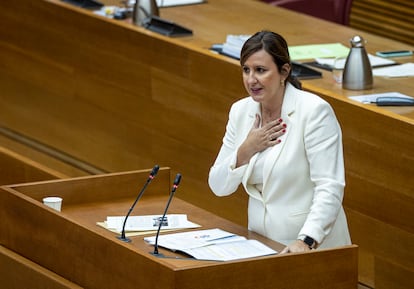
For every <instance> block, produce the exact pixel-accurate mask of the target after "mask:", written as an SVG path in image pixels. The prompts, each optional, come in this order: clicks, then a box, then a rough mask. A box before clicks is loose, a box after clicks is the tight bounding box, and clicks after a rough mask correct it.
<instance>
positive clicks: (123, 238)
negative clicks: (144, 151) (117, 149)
mask: <svg viewBox="0 0 414 289" xmlns="http://www.w3.org/2000/svg"><path fill="white" fill-rule="evenodd" d="M159 169H160V167H159V166H158V165H155V166H154V167H153V168H152V171H151V173H150V174H149V176H148V179H147V181H146V183H145V185H144V186H143V187H142V189H141V192H139V194H138V196H137V198H136V199H135V202H134V203H133V204H132V206H131V208H129V211H128V214H127V215H126V216H125V219H124V224H123V225H122V232H121V236H117V238H118V239H119V240H121V241H124V242H131V239H129V238H127V237H125V225H126V222H127V219H128V217H129V215H130V214H131V212H132V210H133V209H134V207H135V205H136V204H137V202H138V201H139V199H141V197H142V195H143V194H144V191H145V189H146V188H147V186H148V184H149V183H150V182H151V181H152V179H153V178H155V176H156V175H157V173H158V170H159Z"/></svg>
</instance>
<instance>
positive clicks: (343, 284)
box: [0, 168, 358, 289]
mask: <svg viewBox="0 0 414 289" xmlns="http://www.w3.org/2000/svg"><path fill="white" fill-rule="evenodd" d="M149 172H150V170H140V171H131V172H123V173H113V174H104V175H98V176H88V177H80V178H74V179H66V180H53V181H45V182H36V183H28V184H18V185H10V186H2V187H1V188H0V190H1V191H0V225H1V230H0V244H1V245H2V246H3V248H4V250H7V251H9V252H13V254H16V253H17V254H18V255H19V256H21V258H23V259H25V260H28V261H27V262H26V270H22V271H19V272H21V273H20V276H19V279H20V280H22V282H24V284H30V282H31V280H37V281H36V282H41V283H42V284H39V283H37V284H34V281H33V282H32V286H31V288H99V289H105V288H123V289H127V288H142V289H144V288H145V289H146V288H148V289H150V288H160V289H168V288H177V289H187V288H188V289H197V288H200V289H202V288H206V289H207V288H209V289H210V288H214V289H219V288H226V289H232V288H234V289H236V288H237V289H243V288H246V289H247V288H249V289H251V288H262V289H266V288H269V289H270V288H271V289H276V288H284V289H287V288H292V289H293V288H294V289H300V288H306V289H311V288H318V289H322V288H329V289H331V288H344V289H345V288H346V289H350V288H357V273H358V268H357V264H358V262H357V257H358V256H357V250H358V248H357V246H355V245H352V246H345V247H340V248H336V249H331V250H320V251H318V250H315V251H312V252H310V253H303V254H287V255H272V256H266V257H259V258H251V259H242V260H237V261H231V262H215V261H200V260H195V259H191V258H185V259H180V257H185V256H183V255H178V254H175V253H173V252H170V251H168V250H164V249H162V248H160V252H161V253H163V254H164V255H165V256H167V257H169V258H158V257H155V256H153V255H151V254H150V252H152V251H153V246H151V245H148V244H147V243H145V242H144V240H143V238H144V236H148V235H140V236H135V237H132V238H131V239H132V241H131V242H130V243H125V242H122V241H120V240H119V239H117V238H116V236H117V234H115V233H112V232H110V231H108V230H106V229H104V228H102V227H100V226H98V225H97V222H101V221H104V220H105V219H106V217H107V216H116V215H125V214H126V213H127V211H128V209H129V208H130V206H131V205H132V203H133V201H134V200H135V198H136V196H137V194H138V192H139V191H140V189H141V186H143V185H144V183H145V181H146V180H147V178H148V175H149ZM182 182H185V176H183V180H182ZM170 190H171V177H170V169H169V168H161V169H160V171H159V173H158V175H157V176H156V178H155V179H154V180H153V181H152V182H151V184H149V186H148V189H147V191H146V192H145V193H144V195H143V197H142V198H141V200H140V201H139V202H138V203H137V205H136V207H135V209H134V211H133V213H132V215H147V214H148V215H150V214H162V212H163V211H164V208H165V205H166V202H167V199H168V196H169V193H170ZM192 193H194V194H196V193H197V192H192ZM179 195H180V188H178V190H177V193H176V197H175V199H173V200H172V203H171V205H170V208H169V211H168V213H169V214H171V213H185V214H187V215H188V218H189V220H190V221H192V222H195V223H198V224H200V225H202V228H201V229H208V228H221V229H224V230H226V231H230V232H233V233H236V234H239V235H243V236H246V237H247V238H249V239H257V240H259V241H261V242H263V243H265V244H266V245H268V246H270V247H272V248H274V249H275V250H278V251H280V250H281V249H282V248H283V245H282V244H279V243H276V242H273V241H271V240H269V239H266V238H264V237H262V236H260V235H258V234H255V233H253V232H249V231H248V230H247V229H246V228H244V227H243V226H240V225H237V224H235V223H233V222H230V221H229V220H226V219H223V218H221V217H218V216H217V215H215V214H212V213H210V212H208V211H206V210H204V209H202V208H199V207H196V206H194V205H191V204H190V203H187V202H185V201H183V200H181V199H180V198H179ZM46 196H60V197H62V198H63V204H62V211H61V212H57V211H55V210H53V209H50V208H49V207H46V206H45V205H43V204H42V198H43V197H46ZM223 209H225V208H223ZM4 250H0V255H1V253H2V252H3V251H4ZM3 259H4V254H3V258H0V261H1V260H3ZM3 263H5V262H3ZM30 264H33V265H32V266H33V267H35V266H38V267H41V268H43V269H42V270H39V269H37V271H36V270H30V266H31V265H30ZM0 265H1V264H0ZM18 266H19V264H18V262H17V261H16V260H14V262H8V267H7V268H4V267H5V266H0V269H1V270H0V278H1V279H2V284H3V285H5V287H4V288H19V287H18V285H16V284H18V281H16V280H12V279H14V278H16V277H10V276H15V275H13V274H11V275H10V274H9V273H7V272H15V271H14V270H15V269H16V268H17V267H18ZM29 271H30V273H28V272H29ZM40 271H41V273H42V274H43V275H42V277H43V278H34V275H35V274H34V273H33V272H40ZM45 272H46V273H45ZM47 272H49V273H47ZM39 274H40V273H39ZM45 276H46V277H45ZM48 276H49V278H47V277H48ZM56 276H58V277H59V278H61V279H62V280H65V282H63V281H62V282H61V283H60V285H59V286H58V285H56V284H57V281H56V278H57V277H56ZM63 283H64V285H61V284H63ZM22 284H23V283H22ZM68 284H69V285H68ZM70 284H72V285H70ZM3 285H2V286H3ZM14 286H15V287H14Z"/></svg>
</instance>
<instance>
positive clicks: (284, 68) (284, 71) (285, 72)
mask: <svg viewBox="0 0 414 289" xmlns="http://www.w3.org/2000/svg"><path fill="white" fill-rule="evenodd" d="M290 69H291V66H290V64H289V63H285V64H283V66H282V69H281V70H280V74H281V75H283V76H284V77H285V78H287V77H288V75H289V72H290Z"/></svg>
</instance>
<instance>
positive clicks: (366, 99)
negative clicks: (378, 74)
mask: <svg viewBox="0 0 414 289" xmlns="http://www.w3.org/2000/svg"><path fill="white" fill-rule="evenodd" d="M384 96H387V97H388V96H392V97H403V98H413V97H411V96H409V95H405V94H402V93H399V92H384V93H375V94H365V95H356V96H350V97H349V98H350V99H353V100H355V101H358V102H362V103H373V102H376V101H377V98H378V97H384Z"/></svg>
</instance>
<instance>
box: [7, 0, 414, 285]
mask: <svg viewBox="0 0 414 289" xmlns="http://www.w3.org/2000/svg"><path fill="white" fill-rule="evenodd" d="M104 2H105V1H104ZM105 3H108V4H114V3H116V1H108V2H105ZM160 14H161V15H160V16H161V17H162V18H165V19H168V20H171V21H174V22H176V23H177V24H180V25H182V26H185V27H187V28H190V29H192V30H193V33H194V35H193V36H192V37H183V38H168V37H164V36H162V35H158V34H155V33H153V32H150V31H148V30H145V29H144V28H142V27H136V26H133V25H131V24H130V22H128V21H118V20H112V19H108V18H104V17H101V16H97V15H94V14H93V13H92V12H91V11H88V10H84V9H80V8H77V7H74V6H71V5H69V4H65V3H63V2H61V1H58V0H48V1H45V0H42V1H29V0H22V1H19V2H16V1H7V2H5V3H3V9H2V10H1V11H0V16H1V17H0V35H2V36H1V39H0V87H1V92H0V125H1V126H2V127H3V128H5V130H7V131H8V132H10V133H9V134H8V137H11V138H13V135H15V136H17V139H22V138H28V139H30V140H31V141H33V142H39V143H40V144H43V145H46V147H47V149H46V150H44V153H45V154H48V155H53V156H56V157H58V158H59V157H61V156H64V161H65V162H66V163H68V164H71V165H73V166H74V167H75V169H74V170H73V171H72V173H73V174H72V175H69V176H76V175H79V174H80V173H79V170H83V173H88V174H95V173H100V172H115V171H125V170H134V169H136V168H146V167H148V168H149V167H152V166H153V165H154V164H155V163H158V164H159V165H161V166H169V167H173V168H174V169H175V170H177V171H180V172H181V173H182V174H183V184H182V186H181V190H180V195H181V197H182V198H183V199H185V200H187V201H189V202H191V203H193V204H195V205H198V206H201V207H203V208H205V209H208V210H210V211H212V212H214V213H217V214H219V215H220V216H223V217H225V218H228V219H230V220H232V221H235V222H237V223H239V224H243V225H244V224H246V213H245V211H246V210H245V206H246V196H245V194H243V193H242V191H241V190H240V192H239V193H238V194H236V195H234V196H231V197H229V198H217V197H215V196H214V195H213V194H212V193H211V192H210V190H209V188H208V186H207V175H208V170H209V167H210V166H211V164H212V162H213V161H214V159H215V156H216V154H217V152H218V149H219V147H220V145H221V140H222V137H223V133H224V129H225V124H226V121H227V115H228V110H229V108H230V105H231V104H232V103H233V102H234V101H235V100H237V99H239V98H241V97H243V96H245V94H246V93H245V91H244V88H243V85H242V81H241V72H240V68H239V64H238V62H237V61H235V60H233V59H229V58H227V57H225V56H221V55H217V54H214V53H213V52H211V51H209V49H208V48H209V47H210V46H211V44H213V43H222V42H224V40H225V38H226V35H227V34H253V33H254V32H256V31H258V30H261V29H270V30H274V31H276V32H279V33H280V34H282V35H284V36H285V37H286V39H287V41H288V43H289V44H290V45H301V44H310V43H332V42H341V43H343V44H344V45H348V41H349V39H350V38H351V37H352V36H353V35H354V34H360V35H362V36H363V37H365V38H366V39H367V40H368V44H367V50H368V51H369V52H370V53H375V51H377V50H389V49H411V50H413V49H414V48H413V47H412V46H410V45H408V44H404V43H401V42H397V41H392V40H390V39H387V38H383V37H379V36H375V35H372V34H368V33H364V32H362V31H358V30H354V29H351V28H349V27H344V26H340V25H337V24H334V23H331V22H327V21H323V20H319V19H316V18H313V17H310V16H305V15H301V14H298V13H295V12H292V11H289V10H285V9H282V8H277V7H271V6H269V5H268V4H265V3H262V2H259V1H253V0H252V1H245V0H228V1H220V0H209V1H208V3H205V4H200V5H190V6H182V7H173V8H162V9H161V10H160ZM398 60H399V61H402V62H412V61H413V58H412V57H410V58H401V59H398ZM322 72H323V78H321V79H315V80H306V81H303V86H304V89H306V90H310V91H313V92H315V93H317V94H319V95H321V96H322V97H324V98H325V99H326V100H327V101H328V102H330V103H331V104H332V106H333V107H334V109H335V112H336V114H337V116H338V119H339V121H340V123H341V126H342V129H343V134H344V149H345V162H346V173H347V175H346V177H347V187H346V194H345V200H344V204H345V208H346V213H347V216H348V219H349V225H350V229H351V233H352V239H353V242H354V243H355V244H358V245H359V246H360V250H359V255H360V273H359V274H360V277H359V278H360V281H362V282H364V283H365V284H368V285H370V286H371V287H374V286H375V288H386V287H387V286H388V284H390V283H392V284H393V288H407V284H409V285H412V282H413V280H412V278H411V279H410V276H412V273H413V269H412V268H414V255H413V254H414V253H413V252H412V250H410V249H409V248H411V245H412V244H413V243H414V237H413V236H414V227H413V225H412V223H411V219H412V212H413V208H414V201H413V198H414V196H413V192H414V188H413V186H414V185H413V182H412V176H413V175H414V166H413V163H414V162H413V161H414V152H413V149H412V148H413V147H414V138H413V135H414V107H403V108H379V107H376V106H374V105H362V104H359V103H356V102H354V101H351V100H349V99H348V96H351V95H356V94H368V93H377V92H378V93H379V92H387V91H399V92H401V93H405V94H408V95H413V91H414V83H413V81H412V79H410V78H401V79H385V78H378V77H376V78H375V83H374V88H373V89H372V90H367V91H347V90H343V89H342V88H341V87H340V86H338V85H337V84H335V83H334V82H333V80H332V76H331V73H330V72H327V71H322ZM30 143H32V142H30ZM39 147H44V146H37V148H39ZM8 149H10V148H8ZM44 165H46V166H47V165H50V166H53V164H52V163H45V164H44ZM53 169H56V168H53ZM65 175H68V174H67V173H66V174H65ZM194 192H196V193H194ZM410 274H411V275H410ZM407 282H411V283H407Z"/></svg>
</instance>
